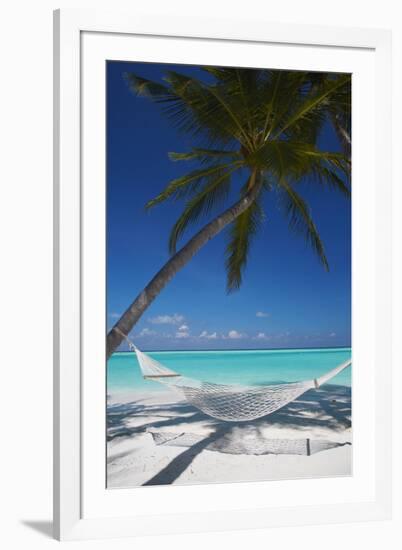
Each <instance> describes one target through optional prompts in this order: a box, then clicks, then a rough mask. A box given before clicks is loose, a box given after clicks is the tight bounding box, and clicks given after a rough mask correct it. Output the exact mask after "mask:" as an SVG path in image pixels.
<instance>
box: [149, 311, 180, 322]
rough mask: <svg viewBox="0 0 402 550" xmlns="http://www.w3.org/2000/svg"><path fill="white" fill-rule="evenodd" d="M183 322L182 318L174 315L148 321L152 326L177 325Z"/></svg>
mask: <svg viewBox="0 0 402 550" xmlns="http://www.w3.org/2000/svg"><path fill="white" fill-rule="evenodd" d="M183 321H184V316H183V315H179V314H178V313H175V314H174V315H158V316H157V317H152V318H151V319H149V322H150V323H153V324H154V325H179V324H180V323H182V322H183Z"/></svg>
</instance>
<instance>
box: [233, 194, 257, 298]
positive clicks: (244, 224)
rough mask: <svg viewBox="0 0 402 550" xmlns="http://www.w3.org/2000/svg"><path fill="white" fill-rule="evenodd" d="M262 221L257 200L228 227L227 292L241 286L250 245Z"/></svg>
mask: <svg viewBox="0 0 402 550" xmlns="http://www.w3.org/2000/svg"><path fill="white" fill-rule="evenodd" d="M263 219H264V213H263V210H262V207H261V204H260V202H259V201H258V200H257V201H255V202H253V204H252V205H251V206H250V207H249V208H248V209H247V210H245V211H244V212H243V213H242V214H240V216H238V217H237V218H236V220H235V221H234V222H233V223H232V224H231V225H230V227H229V242H228V244H227V246H226V261H225V266H226V274H227V283H226V288H227V291H228V292H234V291H235V290H237V289H239V288H240V286H241V283H242V278H243V273H244V270H245V268H246V265H247V260H248V256H249V253H250V247H251V243H252V240H253V238H254V236H255V235H256V233H257V232H258V230H259V228H260V225H261V222H262V220H263Z"/></svg>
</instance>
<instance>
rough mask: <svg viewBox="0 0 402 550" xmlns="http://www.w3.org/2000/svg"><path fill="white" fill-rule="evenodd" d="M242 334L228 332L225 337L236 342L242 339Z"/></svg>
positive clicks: (233, 331) (232, 331) (235, 331)
mask: <svg viewBox="0 0 402 550" xmlns="http://www.w3.org/2000/svg"><path fill="white" fill-rule="evenodd" d="M243 336H244V334H241V333H240V332H237V330H229V332H228V335H227V337H228V338H230V339H231V340H237V339H239V338H243Z"/></svg>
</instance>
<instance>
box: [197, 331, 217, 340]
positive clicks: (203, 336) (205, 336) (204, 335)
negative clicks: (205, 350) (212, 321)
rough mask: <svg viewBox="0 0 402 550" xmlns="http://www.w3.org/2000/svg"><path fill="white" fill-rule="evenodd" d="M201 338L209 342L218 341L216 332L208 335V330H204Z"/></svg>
mask: <svg viewBox="0 0 402 550" xmlns="http://www.w3.org/2000/svg"><path fill="white" fill-rule="evenodd" d="M200 338H207V340H216V338H218V334H217V333H216V332H211V333H208V332H207V331H206V330H203V331H202V332H201V334H200Z"/></svg>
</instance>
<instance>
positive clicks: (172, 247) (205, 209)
mask: <svg viewBox="0 0 402 550" xmlns="http://www.w3.org/2000/svg"><path fill="white" fill-rule="evenodd" d="M235 170H237V168H236V167H234V168H233V167H231V168H229V169H226V170H222V171H220V172H217V173H216V174H214V177H211V178H210V179H208V180H207V181H206V183H205V185H204V186H203V188H202V189H201V191H200V192H198V193H197V194H196V195H195V196H193V197H192V198H191V199H190V200H188V201H187V203H186V205H185V207H184V210H183V212H182V214H181V215H180V217H179V219H178V220H177V221H176V223H175V224H174V226H173V227H172V230H171V232H170V237H169V252H170V253H171V254H174V253H175V252H176V247H177V242H178V240H179V239H180V237H181V236H182V235H183V233H184V232H185V231H186V230H187V228H188V227H189V226H190V225H192V224H194V223H196V222H197V221H198V220H199V219H200V217H201V216H207V215H208V214H209V213H210V212H211V210H212V209H214V208H217V207H219V205H220V204H222V203H224V202H225V200H226V199H227V197H228V195H229V192H230V184H231V175H232V173H233V172H234V171H235Z"/></svg>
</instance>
